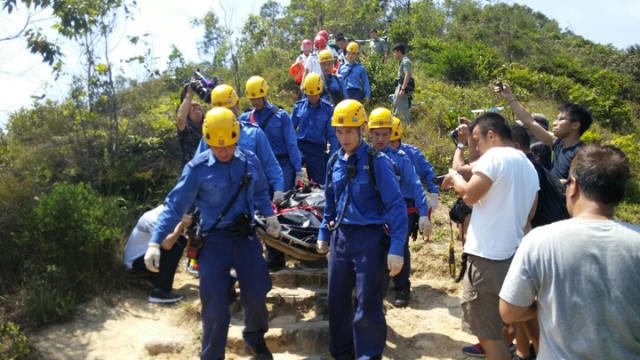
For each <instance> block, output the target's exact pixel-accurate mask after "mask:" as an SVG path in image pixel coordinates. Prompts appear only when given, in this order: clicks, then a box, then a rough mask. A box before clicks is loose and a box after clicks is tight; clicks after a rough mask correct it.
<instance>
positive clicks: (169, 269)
mask: <svg viewBox="0 0 640 360" xmlns="http://www.w3.org/2000/svg"><path fill="white" fill-rule="evenodd" d="M162 209H164V205H160V206H158V207H156V208H155V209H153V210H150V211H147V212H145V213H144V214H143V215H142V217H140V219H139V220H138V223H137V224H136V227H135V228H133V231H132V232H131V235H129V240H127V245H125V248H124V260H123V264H124V267H125V268H126V269H127V270H131V271H133V272H135V273H140V274H142V275H144V276H147V277H149V278H150V279H152V282H153V285H154V286H153V290H152V291H151V294H149V302H151V303H174V302H176V301H179V300H180V299H182V296H181V295H177V294H174V293H172V292H171V290H172V286H173V278H174V277H175V275H176V269H177V268H178V263H179V262H180V258H181V257H182V253H183V252H184V248H185V247H186V245H187V238H186V237H185V236H184V235H183V232H184V231H185V230H186V229H187V228H188V227H189V226H190V225H191V221H192V220H191V216H190V215H184V216H183V217H182V221H181V222H180V223H178V225H177V226H176V228H175V230H174V232H173V233H172V234H170V235H169V236H167V237H166V239H164V241H163V242H162V244H161V246H160V255H161V256H160V270H159V271H158V272H157V273H154V272H151V271H149V270H148V269H147V266H146V265H145V263H144V255H145V253H146V252H147V248H148V245H149V241H150V240H151V235H152V234H153V229H154V228H155V225H156V221H157V220H158V216H159V215H160V213H161V212H162Z"/></svg>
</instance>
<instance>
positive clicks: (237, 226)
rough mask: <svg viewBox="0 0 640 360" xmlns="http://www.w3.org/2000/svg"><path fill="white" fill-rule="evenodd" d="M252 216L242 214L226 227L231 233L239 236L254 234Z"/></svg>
mask: <svg viewBox="0 0 640 360" xmlns="http://www.w3.org/2000/svg"><path fill="white" fill-rule="evenodd" d="M252 220H253V219H252V218H251V217H250V216H249V215H247V214H244V213H243V214H240V215H238V216H237V217H236V218H235V219H233V222H232V223H231V224H229V225H227V226H225V229H227V230H229V232H230V233H231V235H234V236H239V237H249V236H251V235H252V234H253V225H252Z"/></svg>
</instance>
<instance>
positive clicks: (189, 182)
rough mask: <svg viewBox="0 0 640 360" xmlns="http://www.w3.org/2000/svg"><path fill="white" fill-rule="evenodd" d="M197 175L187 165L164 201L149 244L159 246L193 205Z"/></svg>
mask: <svg viewBox="0 0 640 360" xmlns="http://www.w3.org/2000/svg"><path fill="white" fill-rule="evenodd" d="M199 186H200V184H199V182H198V174H197V173H196V172H195V171H193V168H192V167H191V163H187V165H185V166H184V170H182V175H181V176H180V180H178V183H177V184H176V186H175V187H174V188H173V190H171V192H170V193H169V195H167V198H166V199H165V203H166V204H165V206H164V209H163V210H162V212H161V213H160V215H159V216H158V220H157V221H156V225H155V227H154V229H153V235H152V236H151V242H152V243H156V244H160V243H162V241H163V240H164V239H165V238H166V237H167V236H168V235H169V234H171V233H173V231H174V230H175V228H176V225H178V223H179V222H180V221H181V220H182V215H184V214H185V212H186V211H187V209H189V207H191V205H193V203H194V202H195V200H196V196H197V195H198V188H199Z"/></svg>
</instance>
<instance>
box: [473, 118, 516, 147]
mask: <svg viewBox="0 0 640 360" xmlns="http://www.w3.org/2000/svg"><path fill="white" fill-rule="evenodd" d="M476 126H477V127H478V129H480V134H482V136H487V133H489V130H491V131H493V133H494V134H496V135H497V136H498V137H499V138H501V139H502V140H508V141H513V140H512V139H511V128H510V127H509V123H508V122H507V120H506V119H505V118H504V117H503V116H502V115H500V114H498V113H497V112H486V113H484V114H482V115H480V116H478V117H477V118H475V119H474V120H473V121H472V122H471V124H469V131H471V132H473V129H474V128H475V127H476Z"/></svg>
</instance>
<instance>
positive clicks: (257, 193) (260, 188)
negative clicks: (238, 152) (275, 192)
mask: <svg viewBox="0 0 640 360" xmlns="http://www.w3.org/2000/svg"><path fill="white" fill-rule="evenodd" d="M245 155H246V156H247V161H249V162H250V163H251V164H253V165H254V167H255V170H256V173H257V178H256V179H255V185H254V188H253V202H254V204H255V206H256V209H258V211H260V213H261V214H262V215H264V216H271V215H273V214H274V213H273V208H272V207H271V200H270V199H269V186H268V184H267V179H266V177H265V174H264V171H263V170H262V165H260V160H258V157H257V156H256V155H255V154H253V153H251V152H246V153H245ZM271 156H273V153H271ZM281 173H282V171H281Z"/></svg>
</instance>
